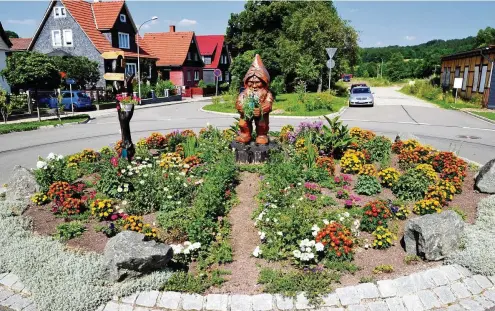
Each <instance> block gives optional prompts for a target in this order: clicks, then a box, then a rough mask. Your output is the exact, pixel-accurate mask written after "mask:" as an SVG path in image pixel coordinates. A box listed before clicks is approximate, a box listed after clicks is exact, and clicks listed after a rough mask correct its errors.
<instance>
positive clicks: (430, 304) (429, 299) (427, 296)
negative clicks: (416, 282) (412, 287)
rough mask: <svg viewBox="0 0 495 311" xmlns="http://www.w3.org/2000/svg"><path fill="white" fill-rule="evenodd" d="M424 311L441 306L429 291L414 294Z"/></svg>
mask: <svg viewBox="0 0 495 311" xmlns="http://www.w3.org/2000/svg"><path fill="white" fill-rule="evenodd" d="M416 295H418V297H419V300H421V302H422V303H423V306H424V307H425V309H426V310H429V309H433V308H440V307H441V306H442V304H441V303H440V301H439V300H438V298H437V296H436V295H435V294H434V293H433V292H432V291H431V290H421V291H419V292H417V293H416Z"/></svg>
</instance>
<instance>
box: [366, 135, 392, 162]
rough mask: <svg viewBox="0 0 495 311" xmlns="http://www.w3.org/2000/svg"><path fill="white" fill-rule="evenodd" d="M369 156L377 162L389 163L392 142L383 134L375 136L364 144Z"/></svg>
mask: <svg viewBox="0 0 495 311" xmlns="http://www.w3.org/2000/svg"><path fill="white" fill-rule="evenodd" d="M364 149H366V150H367V151H368V152H369V154H370V156H371V161H373V162H379V163H382V164H383V165H386V164H388V163H390V156H391V149H392V142H391V141H390V139H388V138H387V137H385V136H375V137H374V138H373V139H371V140H370V141H368V142H367V143H366V144H365V145H364Z"/></svg>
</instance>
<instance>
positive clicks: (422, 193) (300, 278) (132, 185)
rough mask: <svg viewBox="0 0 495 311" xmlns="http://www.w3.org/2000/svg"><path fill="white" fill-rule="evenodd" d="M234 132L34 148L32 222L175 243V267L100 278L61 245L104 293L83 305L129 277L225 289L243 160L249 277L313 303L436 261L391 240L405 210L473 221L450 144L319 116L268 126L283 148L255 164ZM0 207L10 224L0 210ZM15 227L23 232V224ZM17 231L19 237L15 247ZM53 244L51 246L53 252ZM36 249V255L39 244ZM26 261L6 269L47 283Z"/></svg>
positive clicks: (150, 284) (101, 241) (70, 233)
mask: <svg viewBox="0 0 495 311" xmlns="http://www.w3.org/2000/svg"><path fill="white" fill-rule="evenodd" d="M232 128H235V126H233V127H232ZM232 133H233V132H232V130H225V131H223V132H222V131H219V130H217V129H214V128H212V127H208V128H205V129H202V130H201V131H200V133H199V134H198V135H196V134H195V133H194V132H193V131H191V130H186V131H182V132H179V131H174V132H172V133H168V134H166V135H165V134H161V133H153V134H151V135H150V136H149V137H147V138H145V139H141V140H139V141H138V142H137V144H136V155H135V157H134V159H133V160H132V161H130V162H128V161H127V160H125V159H122V158H120V152H121V150H122V149H121V144H120V143H119V142H117V143H116V144H115V146H114V148H108V147H105V148H103V149H101V150H99V151H98V152H96V151H93V150H90V149H85V150H83V151H81V152H80V153H77V154H74V155H70V156H60V155H55V154H50V155H49V156H48V157H47V158H45V159H42V158H40V159H39V161H38V162H37V164H36V166H37V169H36V170H35V176H36V180H37V181H38V183H39V185H40V188H41V191H40V192H39V193H36V194H34V195H33V197H32V199H31V201H32V205H31V206H30V207H29V209H28V211H27V212H26V215H27V216H29V217H31V218H32V220H33V229H34V231H36V232H37V233H40V234H41V235H51V236H53V237H55V238H56V239H59V240H60V241H61V242H62V243H66V245H67V246H69V247H70V248H79V249H82V250H86V251H95V252H97V253H98V252H100V253H101V252H102V251H103V249H104V247H105V244H106V242H107V240H108V239H109V238H110V237H112V236H114V235H116V234H118V233H119V232H121V231H123V230H131V231H136V232H140V233H143V234H144V235H145V236H146V238H147V239H149V240H155V241H157V242H164V243H167V244H169V245H171V247H172V248H173V251H174V256H173V259H172V262H171V266H170V268H171V269H172V272H173V273H170V271H165V272H163V273H162V274H158V275H157V276H156V275H152V276H151V277H148V278H142V279H139V280H138V281H136V282H135V283H132V284H131V285H125V286H124V289H122V287H119V288H117V289H116V287H112V286H115V285H111V284H108V283H105V282H103V281H102V280H101V279H100V275H99V274H98V273H99V272H98V273H97V272H94V271H97V270H98V271H99V270H100V269H101V268H102V267H103V265H104V263H103V258H102V256H98V255H96V254H91V255H90V256H87V257H84V258H86V259H81V258H80V257H77V256H76V254H73V255H71V256H72V257H71V256H68V257H67V258H69V257H70V258H71V259H70V260H71V261H74V262H77V267H78V269H82V270H84V268H79V267H83V266H84V265H88V260H92V261H93V263H92V264H91V265H89V266H88V270H87V271H91V275H86V274H84V273H83V274H82V275H81V277H80V278H79V279H78V280H79V281H78V282H77V284H80V285H77V284H76V281H74V282H70V284H73V286H74V291H75V292H78V291H84V289H83V287H84V286H82V285H81V284H84V283H91V284H97V286H95V287H93V288H91V289H89V290H88V291H89V292H88V295H89V293H91V294H94V291H99V292H101V294H100V295H99V296H95V299H92V300H91V299H90V300H88V301H89V302H88V304H89V305H91V306H94V305H95V304H96V303H98V302H102V301H104V300H105V299H108V298H109V296H111V295H112V294H116V293H117V294H122V293H126V294H130V293H132V290H131V289H135V288H146V289H151V288H153V289H157V288H165V289H166V290H170V291H181V292H205V291H208V290H209V288H210V287H212V286H217V287H220V289H218V291H220V292H221V291H222V288H221V286H222V283H223V282H224V281H225V279H224V275H225V274H228V272H226V271H225V269H226V268H228V267H229V266H228V265H227V266H224V264H228V263H229V262H231V261H233V260H234V259H235V256H234V255H235V253H234V252H233V250H232V246H231V245H230V235H231V228H230V227H231V226H230V224H229V223H228V219H229V218H227V217H226V216H227V215H228V212H229V211H230V209H231V208H232V207H233V206H234V202H236V194H235V188H234V186H235V185H236V182H237V174H238V172H239V171H242V170H245V171H248V172H251V173H249V174H252V175H250V176H252V177H254V178H255V179H254V180H256V179H258V176H256V175H253V174H259V175H261V176H259V177H260V178H259V180H260V191H259V193H255V194H253V195H256V198H257V203H256V205H257V206H254V208H253V210H254V212H253V215H252V221H253V222H252V224H251V225H252V226H253V227H255V228H256V231H257V232H258V235H257V236H258V237H259V240H257V239H256V241H255V238H256V237H255V238H253V239H252V240H253V244H251V245H253V249H252V256H253V257H256V258H258V259H255V258H251V259H252V260H254V261H255V262H256V263H257V264H259V266H260V267H262V268H261V269H260V270H259V279H258V284H260V285H262V288H263V290H264V291H266V292H270V293H283V294H286V295H296V294H297V293H298V292H301V291H304V292H305V293H306V296H307V297H308V298H309V299H310V301H311V302H317V301H318V297H319V296H320V295H322V294H325V293H328V292H330V291H331V290H332V287H335V286H338V285H337V284H338V283H339V282H340V283H341V284H345V285H347V284H355V283H358V282H370V281H373V280H376V279H382V278H390V277H396V276H398V275H403V274H405V273H408V272H413V271H415V270H417V269H418V268H423V267H428V266H431V265H435V263H428V262H423V261H421V260H419V261H417V260H414V261H411V260H408V259H407V258H408V257H407V256H406V254H405V252H404V250H403V249H402V247H401V246H400V243H399V241H398V239H399V238H401V237H402V234H403V229H404V225H405V222H406V220H407V219H408V218H409V217H419V216H420V215H424V214H429V213H437V212H440V211H442V210H446V209H452V210H455V211H456V212H458V213H459V214H461V215H463V217H467V220H468V221H473V219H474V214H475V211H476V209H475V205H476V203H477V201H478V200H479V199H480V198H481V195H479V194H477V193H475V192H474V191H473V190H472V189H473V181H472V177H473V172H471V171H469V170H468V165H467V163H466V162H465V161H463V160H462V159H460V158H458V157H457V156H456V155H455V154H453V153H449V152H439V151H437V150H434V149H433V148H431V147H429V146H423V145H421V144H420V143H419V142H417V141H414V140H407V141H397V142H394V143H392V142H391V141H390V140H389V139H388V138H386V137H383V136H377V135H376V134H375V133H373V132H370V131H366V130H362V129H359V128H352V129H348V128H347V127H346V126H344V125H343V124H342V122H340V121H339V120H338V119H334V120H328V125H325V124H323V123H322V122H317V123H307V122H306V123H302V124H300V125H299V126H298V127H292V126H285V127H283V129H282V131H281V133H273V137H272V138H273V139H275V137H277V136H278V137H279V143H280V144H281V147H282V148H281V149H280V151H278V152H274V153H271V155H270V160H269V162H268V163H266V164H264V165H262V166H246V165H243V166H236V164H235V162H234V155H233V153H232V152H231V150H230V148H229V143H230V141H231V139H232V135H233V134H232ZM152 155H153V156H152ZM251 180H253V179H251ZM239 193H241V192H239ZM250 197H251V198H252V197H253V196H250ZM0 208H1V206H0ZM0 212H1V209H0ZM0 216H1V217H0V223H5V225H6V226H7V224H8V223H9V221H8V219H4V218H2V217H3V216H2V214H1V213H0ZM237 221H239V220H237ZM241 221H244V220H241ZM245 221H247V222H249V220H248V219H246V220H245ZM11 223H12V225H8V228H7V230H6V231H5V232H6V233H5V234H4V235H0V240H7V239H8V237H7V236H6V235H7V234H12V233H13V232H15V228H14V225H16V226H17V224H18V223H20V221H19V220H16V221H14V222H11ZM20 232H21V231H20ZM236 232H238V231H236ZM254 234H255V233H254ZM19 235H22V239H28V238H27V237H29V239H31V237H30V236H29V235H28V234H27V233H24V232H22V234H21V233H19ZM255 235H256V234H255ZM20 239H21V237H19V239H16V241H17V243H19V244H20V245H21V244H22V242H21V240H20ZM38 239H40V238H36V241H38ZM29 241H31V240H29ZM43 241H45V240H43ZM29 243H34V242H29ZM36 243H38V242H36ZM39 243H40V245H42V246H40V248H43V247H46V246H45V244H44V243H45V242H42V243H41V242H39ZM46 243H54V242H53V241H49V242H46ZM256 244H258V245H257V246H256ZM50 245H51V244H50ZM10 249H15V247H14V246H9V250H10ZM22 249H23V251H22V252H21V255H22V256H32V254H31V253H30V252H29V251H28V248H26V247H24V248H22ZM249 249H251V248H249ZM59 251H60V250H59V248H53V251H52V252H51V254H50V257H57V256H59V255H57V254H56V253H57V252H59ZM36 252H37V253H36V255H37V256H40V254H39V253H40V252H42V251H41V250H38V249H36ZM71 254H72V253H71ZM15 256H17V255H14V258H20V257H19V256H20V255H19V256H17V257H15ZM41 257H42V258H45V257H43V256H41ZM1 258H2V257H1V256H0V259H1ZM91 258H96V259H91ZM238 259H242V258H238ZM15 260H17V261H18V260H20V259H15ZM15 260H14V259H11V260H10V261H9V265H7V266H2V265H1V264H0V272H3V271H11V270H15V266H13V265H11V264H10V263H11V262H12V263H13V262H15ZM251 262H252V261H251ZM273 262H275V264H273ZM62 266H63V265H62ZM12 267H14V268H12ZM280 267H284V269H283V270H280ZM383 267H387V269H384V268H383ZM1 269H4V270H3V271H2V270H1ZM50 269H51V270H50V271H51V272H50V275H54V274H55V275H56V274H57V273H61V274H63V277H61V278H60V280H63V282H68V281H67V279H68V278H69V277H70V275H65V272H64V271H59V272H53V271H57V268H56V267H55V266H53V267H52V266H50ZM59 269H60V268H59ZM25 270H26V272H25V275H23V274H22V273H24V272H22V271H24V270H22V269H21V268H19V270H18V271H16V273H18V274H20V275H21V276H24V277H26V278H27V279H28V281H27V283H29V284H30V285H31V286H32V287H33V288H34V290H33V292H34V294H35V295H36V294H38V295H40V297H41V296H43V295H44V293H46V291H47V289H46V288H45V287H43V286H41V285H40V286H38V287H37V286H36V285H35V283H36V282H37V280H38V279H29V274H28V273H29V272H28V271H29V269H25ZM71 271H72V270H71ZM84 271H86V270H84ZM71 273H72V272H71ZM227 279H228V278H227ZM235 281H236V282H240V283H242V281H243V280H235ZM54 282H55V281H54ZM54 284H55V285H54V286H55V287H57V286H60V284H58V283H56V282H55V283H54ZM110 287H112V289H109V288H110ZM102 288H104V291H103V289H102ZM218 291H217V292H218ZM53 295H54V296H50V295H48V296H46V297H47V298H43V299H42V300H41V301H42V306H44V307H48V309H50V308H51V310H58V309H57V308H59V307H58V306H63V303H62V299H63V295H61V294H60V293H59V292H56V293H53ZM43 297H45V296H43ZM50 299H51V300H53V301H54V302H53V304H50ZM88 304H85V302H83V301H81V300H78V302H77V304H76V303H74V305H73V306H72V305H71V308H72V309H73V310H85V309H89V308H88ZM54 305H56V306H57V308H53V306H54Z"/></svg>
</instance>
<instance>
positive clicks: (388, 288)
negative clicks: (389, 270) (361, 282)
mask: <svg viewBox="0 0 495 311" xmlns="http://www.w3.org/2000/svg"><path fill="white" fill-rule="evenodd" d="M377 284H378V290H379V291H380V296H381V297H383V298H387V297H394V296H395V295H396V294H397V283H396V282H395V280H383V281H378V282H377Z"/></svg>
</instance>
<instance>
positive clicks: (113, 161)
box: [110, 157, 119, 167]
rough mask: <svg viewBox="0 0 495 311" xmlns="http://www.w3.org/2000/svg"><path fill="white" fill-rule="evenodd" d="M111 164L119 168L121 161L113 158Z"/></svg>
mask: <svg viewBox="0 0 495 311" xmlns="http://www.w3.org/2000/svg"><path fill="white" fill-rule="evenodd" d="M110 163H112V165H113V167H117V166H118V165H119V159H117V158H116V157H112V158H111V159H110Z"/></svg>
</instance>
